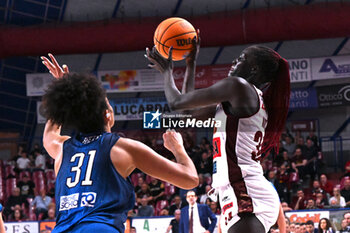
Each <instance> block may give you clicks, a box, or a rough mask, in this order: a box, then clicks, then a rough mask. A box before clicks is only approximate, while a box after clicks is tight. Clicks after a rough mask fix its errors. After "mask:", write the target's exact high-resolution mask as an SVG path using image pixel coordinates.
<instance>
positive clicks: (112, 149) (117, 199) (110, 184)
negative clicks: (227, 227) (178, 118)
mask: <svg viewBox="0 0 350 233" xmlns="http://www.w3.org/2000/svg"><path fill="white" fill-rule="evenodd" d="M49 56H50V58H51V61H50V60H49V59H47V58H45V57H42V59H43V64H44V65H45V66H46V67H47V68H48V69H49V70H50V73H51V74H52V75H53V76H54V77H55V78H56V79H55V80H54V81H53V82H52V84H51V85H50V86H49V87H48V89H47V90H46V93H45V95H44V96H43V106H44V111H45V115H46V117H47V119H48V121H47V123H46V125H45V130H44V136H43V143H44V147H45V149H46V150H47V152H48V153H49V155H50V156H51V157H52V158H54V159H55V173H56V176H57V178H56V193H55V198H56V208H57V209H56V213H57V222H56V227H55V229H54V230H53V232H54V233H58V232H72V233H79V232H84V233H89V232H93V233H96V232H99V233H100V232H101V233H102V232H115V233H123V232H124V225H123V223H124V222H125V220H126V217H127V211H128V210H130V209H131V208H133V206H134V203H135V195H134V188H133V186H132V185H131V183H130V181H129V179H128V176H129V175H130V174H131V172H132V171H133V170H134V169H135V168H138V169H140V170H142V171H143V172H145V173H146V174H148V175H150V176H153V177H156V178H158V179H161V180H164V181H167V182H169V183H172V184H174V185H176V186H178V187H181V188H184V189H191V188H194V187H196V186H197V185H198V176H197V172H196V169H195V166H194V164H193V162H192V161H191V159H190V158H189V156H188V155H187V153H186V151H185V149H184V147H183V140H182V137H181V135H180V134H179V133H177V132H175V131H167V132H166V133H164V134H163V140H164V146H165V147H166V148H167V149H168V150H170V151H171V152H172V153H173V154H174V156H175V157H176V161H177V162H176V163H175V162H171V161H170V160H168V159H165V158H164V157H162V156H161V155H159V154H157V153H156V152H155V151H153V150H152V149H151V148H149V147H148V146H146V145H144V144H143V143H141V142H138V141H135V140H131V139H127V138H120V137H119V136H118V135H116V134H113V133H111V127H112V126H113V124H114V113H113V109H112V107H111V105H110V104H109V102H108V99H107V98H106V93H105V91H104V89H103V88H102V86H101V84H100V83H99V82H98V80H97V79H96V77H93V76H90V75H85V74H68V68H67V66H63V69H62V68H61V67H60V66H59V65H58V63H57V61H56V60H55V58H54V57H53V56H52V55H51V54H50V55H49ZM62 125H65V126H68V127H71V128H73V129H75V130H76V131H77V133H76V134H75V135H74V136H72V137H69V136H63V135H61V127H62Z"/></svg>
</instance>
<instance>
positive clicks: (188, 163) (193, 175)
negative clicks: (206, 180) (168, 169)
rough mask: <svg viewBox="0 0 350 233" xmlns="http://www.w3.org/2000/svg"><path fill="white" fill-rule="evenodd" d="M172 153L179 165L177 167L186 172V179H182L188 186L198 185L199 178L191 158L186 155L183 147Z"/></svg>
mask: <svg viewBox="0 0 350 233" xmlns="http://www.w3.org/2000/svg"><path fill="white" fill-rule="evenodd" d="M173 154H174V156H175V158H176V162H177V163H178V165H179V169H181V170H182V171H183V173H185V174H187V179H185V180H184V181H185V182H188V184H189V185H190V186H194V187H196V186H198V180H199V179H198V175H197V170H196V167H195V166H194V164H193V161H192V160H191V158H190V157H189V156H188V155H187V152H186V151H185V148H183V147H182V149H179V150H177V151H176V152H173Z"/></svg>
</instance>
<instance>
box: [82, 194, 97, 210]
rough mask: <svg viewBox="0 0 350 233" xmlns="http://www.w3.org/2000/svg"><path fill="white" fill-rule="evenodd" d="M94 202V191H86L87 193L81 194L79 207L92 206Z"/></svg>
mask: <svg viewBox="0 0 350 233" xmlns="http://www.w3.org/2000/svg"><path fill="white" fill-rule="evenodd" d="M95 202H96V193H94V192H88V193H82V194H81V202H80V207H83V206H87V207H94V205H95Z"/></svg>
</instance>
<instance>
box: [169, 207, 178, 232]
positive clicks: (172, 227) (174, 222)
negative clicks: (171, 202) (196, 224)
mask: <svg viewBox="0 0 350 233" xmlns="http://www.w3.org/2000/svg"><path fill="white" fill-rule="evenodd" d="M174 217H175V218H174V219H172V220H171V221H170V224H169V226H168V228H167V229H166V233H169V232H170V230H171V231H172V233H179V224H180V217H181V210H179V209H177V210H176V211H175V213H174Z"/></svg>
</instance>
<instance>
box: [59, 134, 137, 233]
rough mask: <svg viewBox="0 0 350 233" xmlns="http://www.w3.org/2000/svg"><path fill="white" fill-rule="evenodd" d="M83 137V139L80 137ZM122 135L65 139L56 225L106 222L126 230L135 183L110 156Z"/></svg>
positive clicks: (62, 229) (68, 228) (66, 228)
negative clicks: (120, 169)
mask: <svg viewBox="0 0 350 233" xmlns="http://www.w3.org/2000/svg"><path fill="white" fill-rule="evenodd" d="M78 138H79V140H78ZM118 139H119V136H117V135H115V134H112V133H102V134H101V135H97V136H89V137H88V136H85V137H82V136H80V137H72V138H70V139H68V140H67V141H65V142H64V145H63V157H62V163H61V167H60V169H59V171H58V174H57V178H56V193H55V196H56V213H57V216H56V217H57V218H56V222H57V223H56V227H55V229H54V231H53V232H65V231H67V232H71V229H72V228H74V227H75V226H76V225H77V224H81V223H87V222H91V223H93V222H95V223H105V224H108V225H110V226H113V227H115V228H116V229H118V230H119V232H124V224H123V223H124V222H125V221H126V217H127V211H128V210H130V209H132V208H133V207H134V204H135V194H134V187H133V186H132V184H131V183H130V180H129V178H128V179H127V180H126V179H124V178H123V177H122V176H121V175H120V174H119V173H118V172H117V170H116V169H115V167H114V165H113V164H112V161H111V158H110V151H111V148H112V147H113V146H114V145H115V143H116V142H117V141H118Z"/></svg>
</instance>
